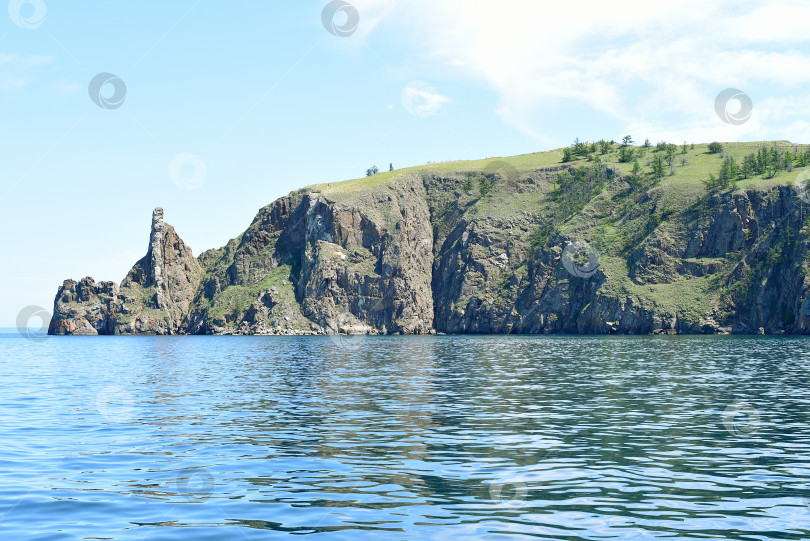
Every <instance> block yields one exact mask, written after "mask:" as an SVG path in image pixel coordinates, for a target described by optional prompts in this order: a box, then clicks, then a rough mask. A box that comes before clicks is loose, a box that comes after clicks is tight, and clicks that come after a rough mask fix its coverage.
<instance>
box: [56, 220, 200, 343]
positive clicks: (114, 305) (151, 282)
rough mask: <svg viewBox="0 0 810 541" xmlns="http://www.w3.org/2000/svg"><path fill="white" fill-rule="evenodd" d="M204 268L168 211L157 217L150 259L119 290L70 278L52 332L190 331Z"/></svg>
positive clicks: (61, 292)
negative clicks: (168, 218) (168, 219)
mask: <svg viewBox="0 0 810 541" xmlns="http://www.w3.org/2000/svg"><path fill="white" fill-rule="evenodd" d="M201 276H202V267H201V266H200V263H199V262H198V261H197V259H196V258H195V257H194V255H193V254H192V252H191V249H190V248H188V247H187V246H186V245H185V243H183V241H182V240H181V239H180V237H179V236H178V235H177V233H176V232H175V230H174V228H173V227H172V226H170V225H169V224H166V223H164V221H163V209H161V208H156V209H155V211H154V213H153V216H152V228H151V233H150V237H149V248H148V251H147V254H146V256H145V257H144V258H143V259H141V260H140V261H138V262H137V263H136V264H135V266H134V267H133V268H132V270H130V271H129V273H128V274H127V276H126V278H125V279H124V281H123V282H122V283H121V287H120V288H119V287H118V286H117V285H116V284H115V283H113V282H101V283H99V284H98V285H96V284H95V282H94V281H93V279H92V278H84V279H82V280H81V281H80V282H79V283H76V282H75V281H73V280H66V281H65V283H64V285H63V286H62V287H61V288H60V289H59V292H58V293H57V295H56V299H55V301H54V315H53V319H52V320H51V324H50V329H49V332H50V333H51V334H85V335H86V334H178V333H185V331H186V326H187V318H188V314H189V312H190V309H191V306H190V304H191V301H192V300H193V298H194V294H195V292H196V290H197V289H198V288H199V283H200V278H201Z"/></svg>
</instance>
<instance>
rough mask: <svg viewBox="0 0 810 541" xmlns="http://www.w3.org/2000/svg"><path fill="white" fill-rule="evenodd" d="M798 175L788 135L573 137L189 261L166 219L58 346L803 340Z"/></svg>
mask: <svg viewBox="0 0 810 541" xmlns="http://www.w3.org/2000/svg"><path fill="white" fill-rule="evenodd" d="M717 145H719V147H718V146H717ZM752 156H753V158H752ZM808 179H810V147H808V146H806V145H795V144H792V143H789V142H785V141H780V142H768V143H724V144H722V145H720V144H719V143H714V144H712V145H686V144H684V145H682V146H681V145H678V146H676V145H668V144H666V143H659V144H658V145H649V144H645V145H644V146H632V145H629V144H622V145H620V144H617V143H613V142H598V143H580V142H577V143H576V144H575V145H573V146H572V147H569V148H566V149H560V150H555V151H549V152H542V153H537V154H527V155H522V156H515V157H511V158H499V159H490V160H479V161H466V162H445V163H437V164H428V165H425V166H420V167H413V168H409V169H403V170H398V171H392V172H386V173H379V174H375V175H371V176H368V177H366V178H362V179H359V180H353V181H346V182H340V183H329V184H320V185H314V186H309V187H307V188H304V189H301V190H297V191H294V192H292V193H290V194H289V195H287V196H285V197H282V198H280V199H278V200H276V201H275V202H273V203H271V204H270V205H268V206H266V207H264V208H262V209H261V210H259V212H258V214H257V215H256V217H255V219H254V220H253V222H252V223H251V225H250V226H249V227H248V229H247V230H246V231H245V232H244V233H243V234H242V235H240V236H239V237H237V238H235V239H233V240H231V241H230V242H228V243H227V245H226V246H224V247H222V248H218V249H214V250H208V251H206V252H203V253H202V254H201V255H199V256H198V257H194V255H193V254H192V251H191V249H190V248H189V247H188V246H186V244H185V243H184V242H183V240H182V239H181V238H180V236H179V235H178V234H177V232H176V231H175V229H174V228H173V227H172V226H170V225H169V224H167V223H166V222H164V217H163V210H162V209H160V208H157V209H155V210H154V213H153V217H152V226H151V232H150V236H149V245H148V249H147V253H146V255H145V256H144V257H143V258H142V259H141V260H140V261H138V262H137V263H135V265H134V266H133V267H132V269H131V270H130V271H129V273H128V274H127V276H126V277H125V278H124V280H123V281H122V282H121V284H120V285H118V284H116V283H114V282H99V283H97V282H95V281H94V280H93V279H92V278H89V277H87V278H83V279H81V280H79V281H75V280H66V281H65V282H64V284H63V285H62V286H61V287H60V288H59V290H58V293H57V295H56V299H55V302H54V312H53V319H52V321H51V324H50V329H49V333H50V334H54V335H97V334H99V335H177V334H336V333H348V334H433V333H469V334H483V333H494V334H508V333H521V334H540V333H578V334H611V333H614V334H615V333H619V334H649V333H657V334H680V333H691V334H697V333H704V334H705V333H710V334H727V333H751V334H755V333H759V334H803V333H807V332H809V331H808V328H810V299H808V295H807V293H808V289H809V288H810V279H809V278H808V272H807V269H808V227H807V224H808V214H809V212H808V211H809V210H810V204H809V203H810V193H807V190H806V182H807V180H808Z"/></svg>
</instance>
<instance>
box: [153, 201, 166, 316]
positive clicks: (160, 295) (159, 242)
mask: <svg viewBox="0 0 810 541" xmlns="http://www.w3.org/2000/svg"><path fill="white" fill-rule="evenodd" d="M163 229H164V223H163V209H162V208H161V207H157V208H155V210H154V211H153V212H152V232H151V234H150V235H149V267H150V270H151V271H152V272H151V273H150V274H151V276H150V277H149V278H150V279H151V280H150V281H151V282H152V283H153V284H154V285H155V290H156V293H157V294H156V296H155V301H156V303H157V306H156V308H158V309H162V308H165V306H166V300H165V297H164V291H165V289H166V288H165V286H164V283H163V266H164V262H163Z"/></svg>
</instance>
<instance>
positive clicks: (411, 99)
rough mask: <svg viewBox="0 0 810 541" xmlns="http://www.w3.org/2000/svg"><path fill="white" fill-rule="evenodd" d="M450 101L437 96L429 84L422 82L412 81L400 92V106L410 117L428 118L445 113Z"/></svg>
mask: <svg viewBox="0 0 810 541" xmlns="http://www.w3.org/2000/svg"><path fill="white" fill-rule="evenodd" d="M451 102H452V100H451V99H450V98H448V97H447V96H443V95H441V94H439V91H438V90H436V88H434V87H433V86H432V85H431V84H429V83H426V82H424V81H413V82H411V83H409V84H408V85H407V86H406V87H405V88H404V89H403V90H402V104H403V105H404V106H405V109H406V110H407V111H408V112H409V113H411V114H412V115H416V116H421V117H428V116H435V115H439V114H442V113H444V112H445V107H446V106H447V104H449V103H451Z"/></svg>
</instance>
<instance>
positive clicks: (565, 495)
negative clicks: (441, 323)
mask: <svg viewBox="0 0 810 541" xmlns="http://www.w3.org/2000/svg"><path fill="white" fill-rule="evenodd" d="M808 352H810V341H809V340H806V339H803V338H785V337H780V338H774V337H679V336H676V337H604V338H588V337H469V338H468V337H444V336H439V337H369V338H366V339H348V340H337V341H333V340H331V339H330V338H328V337H177V338H173V337H163V338H109V337H97V338H80V337H75V338H56V337H54V338H48V339H46V340H43V341H32V340H26V339H22V338H20V337H18V336H8V335H6V336H3V337H0V358H2V361H3V370H2V373H0V391H1V393H0V446H2V447H1V448H0V538H3V539H43V540H44V539H48V540H58V539H132V540H140V539H143V540H158V539H160V540H175V539H184V540H186V539H193V540H199V539H202V540H207V539H247V540H253V539H255V540H260V539H280V538H285V539H286V538H290V537H291V536H295V535H306V536H310V538H313V539H328V540H332V539H347V540H349V539H350V540H357V539H381V540H382V539H385V540H398V539H436V540H439V539H486V540H501V539H509V540H512V539H561V540H579V539H651V538H655V537H677V538H679V539H707V538H715V539H746V540H750V539H808V538H810V427H808V406H810V387H808V382H810V364H808Z"/></svg>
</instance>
